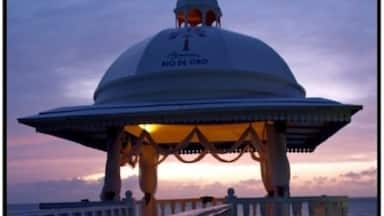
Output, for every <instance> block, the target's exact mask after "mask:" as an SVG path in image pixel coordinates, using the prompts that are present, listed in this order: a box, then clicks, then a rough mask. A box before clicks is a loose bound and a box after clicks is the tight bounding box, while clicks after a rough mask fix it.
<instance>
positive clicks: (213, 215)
mask: <svg viewBox="0 0 384 216" xmlns="http://www.w3.org/2000/svg"><path fill="white" fill-rule="evenodd" d="M230 213H231V205H229V204H223V205H218V206H213V207H207V208H202V209H197V210H191V211H186V212H182V213H178V214H173V215H171V216H227V215H230Z"/></svg>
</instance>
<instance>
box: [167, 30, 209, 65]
mask: <svg viewBox="0 0 384 216" xmlns="http://www.w3.org/2000/svg"><path fill="white" fill-rule="evenodd" d="M180 35H181V36H182V38H183V39H184V43H183V47H182V49H181V51H180V52H177V51H174V52H171V53H169V54H168V55H167V56H166V57H165V58H164V59H163V61H162V62H161V67H187V66H194V65H206V64H208V59H207V58H204V57H203V56H201V55H200V54H196V53H192V52H191V48H190V46H191V45H190V41H189V39H190V38H191V37H194V36H198V37H205V36H206V34H205V31H203V30H201V29H194V30H193V31H191V29H190V28H189V29H187V31H186V32H181V31H177V32H172V33H171V34H170V36H169V40H174V39H176V38H178V37H179V36H180Z"/></svg>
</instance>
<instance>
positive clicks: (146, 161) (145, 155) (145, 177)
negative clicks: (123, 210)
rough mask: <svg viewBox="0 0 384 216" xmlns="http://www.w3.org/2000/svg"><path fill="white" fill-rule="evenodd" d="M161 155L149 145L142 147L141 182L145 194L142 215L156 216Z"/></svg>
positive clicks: (140, 159)
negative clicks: (158, 165) (158, 164)
mask: <svg viewBox="0 0 384 216" xmlns="http://www.w3.org/2000/svg"><path fill="white" fill-rule="evenodd" d="M158 158H159V155H158V153H157V151H156V149H155V148H154V147H153V146H152V145H149V144H145V145H143V146H141V150H140V158H139V182H140V188H141V191H142V192H143V193H144V197H143V200H142V201H143V202H142V203H143V204H142V215H146V216H156V215H157V205H156V199H155V193H156V188H157V162H158Z"/></svg>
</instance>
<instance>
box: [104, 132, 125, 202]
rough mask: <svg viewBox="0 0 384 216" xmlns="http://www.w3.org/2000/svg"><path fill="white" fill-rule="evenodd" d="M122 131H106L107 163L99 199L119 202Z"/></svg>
mask: <svg viewBox="0 0 384 216" xmlns="http://www.w3.org/2000/svg"><path fill="white" fill-rule="evenodd" d="M121 136H122V131H121V130H120V129H118V128H111V129H109V130H108V138H107V162H106V166H105V178H104V186H103V190H102V192H101V194H100V199H101V200H103V201H106V200H120V190H121V177H120V149H121Z"/></svg>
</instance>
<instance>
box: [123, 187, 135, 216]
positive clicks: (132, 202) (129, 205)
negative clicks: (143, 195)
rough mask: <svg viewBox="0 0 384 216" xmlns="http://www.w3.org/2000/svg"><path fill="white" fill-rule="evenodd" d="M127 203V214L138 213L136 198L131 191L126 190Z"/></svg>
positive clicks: (133, 215)
mask: <svg viewBox="0 0 384 216" xmlns="http://www.w3.org/2000/svg"><path fill="white" fill-rule="evenodd" d="M124 201H125V203H126V205H127V209H128V211H127V214H128V216H135V215H136V200H135V199H133V197H132V192H131V191H129V190H128V191H126V192H125V200H124Z"/></svg>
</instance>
